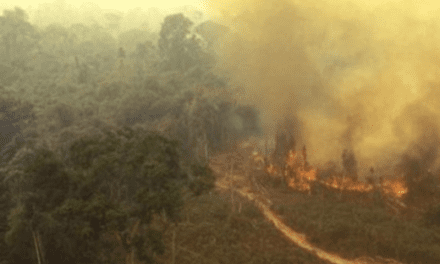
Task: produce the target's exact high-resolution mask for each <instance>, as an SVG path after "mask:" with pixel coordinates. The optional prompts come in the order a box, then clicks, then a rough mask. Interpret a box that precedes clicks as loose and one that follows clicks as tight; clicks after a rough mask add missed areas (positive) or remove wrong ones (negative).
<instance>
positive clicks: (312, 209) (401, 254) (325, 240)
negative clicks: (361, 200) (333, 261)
mask: <svg viewBox="0 0 440 264" xmlns="http://www.w3.org/2000/svg"><path fill="white" fill-rule="evenodd" d="M283 217H284V218H287V219H288V224H289V226H291V227H293V229H294V230H297V231H299V232H304V233H305V234H306V235H307V236H308V237H310V240H311V242H312V243H314V244H316V245H317V246H318V247H321V248H324V249H326V250H329V251H337V252H339V253H342V256H344V257H346V258H357V257H360V256H361V255H372V256H376V255H379V256H382V257H386V258H394V259H398V260H401V261H405V262H407V263H411V262H414V263H416V262H417V261H420V260H423V261H424V262H426V263H436V262H438V261H439V260H440V251H439V247H438V246H437V245H438V243H439V242H440V232H439V230H437V229H434V228H427V227H426V226H423V225H421V224H419V223H417V222H412V221H404V220H399V219H397V218H395V217H393V216H390V215H389V214H388V213H387V212H386V211H385V208H382V207H371V208H368V207H363V206H361V205H356V204H353V203H334V202H331V201H322V200H320V199H314V198H309V199H305V200H304V201H303V202H301V203H296V204H295V205H294V206H285V212H284V214H283Z"/></svg>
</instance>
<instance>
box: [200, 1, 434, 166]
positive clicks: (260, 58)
mask: <svg viewBox="0 0 440 264" xmlns="http://www.w3.org/2000/svg"><path fill="white" fill-rule="evenodd" d="M439 6H440V2H438V1H406V0H404V1H388V2H386V1H383V0H381V1H371V0H365V1H340V0H338V1H335V0H313V1H309V0H301V1H293V0H292V1H290V0H267V1H260V0H224V1H222V0H215V1H214V0H212V1H211V2H209V4H207V5H206V9H205V12H208V13H210V14H211V15H212V16H214V15H217V21H219V22H220V23H223V24H225V25H228V26H230V27H231V28H233V29H234V32H235V33H233V34H230V35H228V36H227V37H226V39H225V43H224V44H223V45H222V46H221V47H220V49H221V54H222V58H223V60H222V61H221V64H220V65H221V66H220V67H221V68H225V69H228V70H230V71H231V72H234V73H235V75H234V77H235V78H234V80H235V81H236V82H237V85H241V86H243V88H245V89H244V91H245V92H243V93H242V94H240V95H238V98H239V99H241V100H243V101H248V102H250V103H254V104H256V105H257V106H258V107H259V108H260V109H261V111H262V113H263V114H264V116H263V121H264V124H265V128H266V131H267V132H268V133H273V132H274V131H273V130H274V129H273V128H275V124H277V123H278V122H279V121H280V120H281V119H283V118H285V117H288V118H298V119H299V120H300V121H302V123H303V127H302V128H300V129H299V130H301V131H299V132H300V134H301V135H302V139H300V140H301V143H302V144H306V145H307V147H308V150H309V153H310V154H309V157H310V161H311V162H312V163H324V162H326V161H329V160H340V157H341V153H342V150H343V149H344V148H347V149H350V150H352V151H354V153H355V154H356V158H357V160H358V162H359V166H360V168H361V169H362V171H365V170H366V169H367V168H368V167H369V166H376V167H377V166H381V165H383V166H385V165H387V163H389V162H390V161H392V162H394V161H397V160H398V159H399V158H400V157H401V154H403V153H413V155H417V154H414V153H418V152H415V151H412V150H410V149H412V146H413V145H417V146H421V147H424V146H432V145H438V137H437V129H438V122H439V114H440V91H439V88H440V83H439V81H440V78H439V77H440V75H439V74H440V71H439V70H440V19H439V18H437V17H440V16H439V14H440V12H439ZM419 152H420V151H419ZM437 167H438V166H437Z"/></svg>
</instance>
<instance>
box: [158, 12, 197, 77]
mask: <svg viewBox="0 0 440 264" xmlns="http://www.w3.org/2000/svg"><path fill="white" fill-rule="evenodd" d="M192 25H193V22H191V20H189V19H188V18H186V17H185V16H184V15H183V14H176V15H169V16H167V17H166V18H165V20H164V23H163V24H162V28H161V31H160V39H159V42H158V46H159V51H160V54H161V56H162V57H163V58H164V61H165V64H164V67H165V69H166V70H179V71H185V70H187V69H189V68H191V67H193V66H195V65H196V64H197V63H198V62H199V61H200V60H201V59H202V56H204V54H203V50H202V48H201V47H200V44H199V41H198V40H197V39H196V38H195V36H194V35H192V36H189V35H190V28H191V26H192Z"/></svg>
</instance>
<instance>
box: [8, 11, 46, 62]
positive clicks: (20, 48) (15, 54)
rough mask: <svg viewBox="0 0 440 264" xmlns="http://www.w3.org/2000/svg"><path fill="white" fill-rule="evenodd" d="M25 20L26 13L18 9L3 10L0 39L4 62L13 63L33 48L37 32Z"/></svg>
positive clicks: (26, 17) (26, 18)
mask: <svg viewBox="0 0 440 264" xmlns="http://www.w3.org/2000/svg"><path fill="white" fill-rule="evenodd" d="M27 20H28V16H27V14H26V12H25V11H24V10H23V9H21V8H19V7H15V9H14V10H4V11H3V16H0V38H1V40H2V48H3V51H4V57H3V58H4V60H5V61H7V62H13V61H14V60H16V59H18V58H19V57H23V55H25V54H26V53H28V52H29V51H30V50H31V49H32V48H33V47H35V44H36V42H37V39H38V32H37V31H36V30H35V28H34V27H33V26H32V25H31V24H30V23H29V22H28V21H27Z"/></svg>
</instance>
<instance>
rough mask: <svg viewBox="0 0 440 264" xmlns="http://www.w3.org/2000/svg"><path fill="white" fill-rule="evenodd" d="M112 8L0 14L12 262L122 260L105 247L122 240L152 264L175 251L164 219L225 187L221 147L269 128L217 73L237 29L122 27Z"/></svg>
mask: <svg viewBox="0 0 440 264" xmlns="http://www.w3.org/2000/svg"><path fill="white" fill-rule="evenodd" d="M107 18H108V21H109V23H108V25H105V26H101V25H99V24H97V23H96V24H92V25H85V24H82V23H74V24H71V25H70V26H63V25H61V24H50V25H47V26H45V27H37V26H36V25H33V24H31V23H30V22H29V19H28V15H27V14H26V12H25V11H24V10H23V9H21V8H19V7H17V8H15V9H11V10H5V11H4V12H3V15H2V16H0V37H1V40H2V41H1V44H0V58H1V59H0V61H1V64H0V72H1V73H0V87H1V94H0V97H1V98H0V101H1V102H0V105H1V121H0V122H1V134H0V137H1V140H0V142H1V145H0V153H1V173H0V189H1V192H0V194H1V195H0V197H1V198H0V199H1V202H0V211H1V213H0V237H1V238H2V239H0V252H1V253H0V263H2V264H5V263H39V264H41V263H114V262H113V261H115V260H114V259H108V256H106V254H101V253H104V252H106V251H108V250H110V251H112V250H111V249H112V247H114V246H115V245H114V243H113V244H112V243H111V242H112V241H113V242H114V241H115V240H118V241H120V244H121V245H123V247H124V248H125V250H127V252H132V253H133V254H135V255H136V259H138V260H139V261H144V262H147V263H150V262H151V261H152V260H153V259H152V257H153V255H155V254H160V253H161V252H162V253H163V251H164V244H163V241H162V239H161V232H160V231H158V230H157V228H156V229H154V228H153V227H152V224H151V223H152V221H153V220H154V218H155V217H164V218H165V219H171V220H172V222H173V221H174V222H176V221H179V219H180V218H179V217H180V209H181V207H182V204H183V203H184V202H185V201H186V200H188V199H190V197H193V196H198V195H200V194H201V193H203V192H204V191H206V190H209V189H211V188H212V187H213V180H214V178H213V175H212V173H211V171H210V170H209V168H208V167H207V161H208V159H209V157H210V156H211V155H214V154H215V153H219V152H221V151H224V150H225V149H228V148H231V146H233V145H234V142H236V141H238V140H240V139H242V138H244V137H246V136H249V135H252V134H258V133H259V121H258V118H259V114H258V111H257V110H256V108H254V107H253V106H252V105H242V104H238V103H237V102H235V101H234V100H233V98H232V97H231V96H230V95H229V94H230V93H231V92H230V91H231V90H233V89H234V87H230V85H229V83H228V78H227V76H224V75H219V74H216V73H214V71H213V70H212V69H213V67H214V65H215V62H216V57H215V56H216V55H215V53H214V52H213V51H212V49H211V48H210V47H211V45H212V44H213V43H214V42H215V39H216V38H219V37H221V35H222V34H226V32H227V28H225V27H223V26H221V25H218V24H215V23H212V22H210V21H206V22H204V23H201V24H199V25H197V26H194V23H193V22H192V21H191V20H190V19H188V18H187V17H185V16H184V15H183V14H181V13H177V14H173V15H169V16H167V17H166V18H165V19H164V21H163V23H162V27H161V29H160V32H151V31H148V30H142V29H137V28H133V29H130V30H126V31H123V32H119V33H117V34H116V33H115V32H113V31H112V28H114V27H117V25H118V21H119V20H120V17H118V15H117V14H108V15H107ZM134 225H136V228H137V230H138V231H137V232H135V233H133V231H132V228H133V226H134ZM106 238H108V239H107V240H106ZM109 241H110V242H109ZM100 252H101V253H100ZM106 257H107V259H106Z"/></svg>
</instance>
